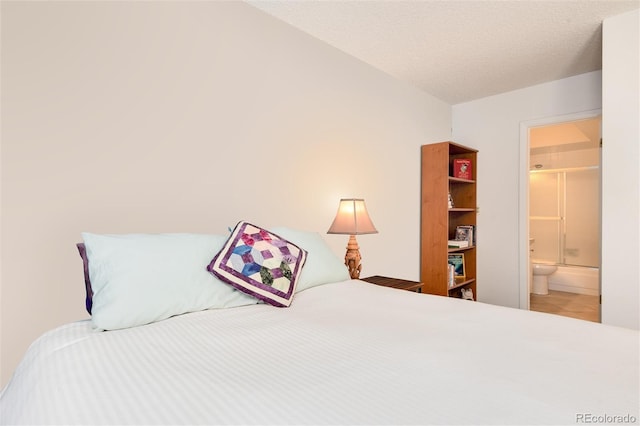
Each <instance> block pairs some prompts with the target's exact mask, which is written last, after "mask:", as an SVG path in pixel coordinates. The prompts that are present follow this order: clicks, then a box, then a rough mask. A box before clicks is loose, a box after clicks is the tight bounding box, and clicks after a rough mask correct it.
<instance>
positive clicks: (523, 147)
mask: <svg viewBox="0 0 640 426" xmlns="http://www.w3.org/2000/svg"><path fill="white" fill-rule="evenodd" d="M598 116H602V109H601V108H599V109H593V110H588V111H582V112H576V113H571V114H562V115H555V116H550V117H544V118H538V119H535V120H527V121H521V122H520V167H519V169H520V176H519V179H518V181H519V191H518V194H519V196H518V198H519V200H518V212H519V214H518V251H519V256H518V263H519V265H518V275H519V277H518V292H519V299H520V300H519V306H520V309H526V310H529V280H530V278H531V273H530V268H531V266H530V261H531V259H530V252H529V129H530V128H532V127H540V126H549V125H554V124H561V123H565V122H570V121H579V120H586V119H589V118H594V117H598ZM600 135H601V137H602V129H601V130H600ZM600 170H601V172H600V173H601V174H602V168H601V169H600ZM600 180H601V181H602V178H601V179H600ZM600 209H601V210H602V194H601V195H600ZM600 240H601V241H602V221H601V223H600ZM601 277H602V270H601V271H600V278H599V287H600V288H599V291H600V294H602V278H601ZM600 311H601V312H602V309H601V310H600Z"/></svg>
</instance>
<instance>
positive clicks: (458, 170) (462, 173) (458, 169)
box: [453, 158, 473, 180]
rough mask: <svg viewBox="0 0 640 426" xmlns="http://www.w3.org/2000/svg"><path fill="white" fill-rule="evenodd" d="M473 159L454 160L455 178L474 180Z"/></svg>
mask: <svg viewBox="0 0 640 426" xmlns="http://www.w3.org/2000/svg"><path fill="white" fill-rule="evenodd" d="M472 167H473V164H471V159H469V158H454V159H453V177H455V178H460V179H469V180H471V179H473V173H472V172H471V168H472Z"/></svg>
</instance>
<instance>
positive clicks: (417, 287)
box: [360, 275, 422, 293]
mask: <svg viewBox="0 0 640 426" xmlns="http://www.w3.org/2000/svg"><path fill="white" fill-rule="evenodd" d="M360 279H361V280H362V281H366V282H368V283H371V284H376V285H382V286H385V287H392V288H397V289H400V290H408V291H415V292H418V293H422V283H420V282H417V281H409V280H401V279H399V278H389V277H382V276H380V275H374V276H372V277H367V278H360Z"/></svg>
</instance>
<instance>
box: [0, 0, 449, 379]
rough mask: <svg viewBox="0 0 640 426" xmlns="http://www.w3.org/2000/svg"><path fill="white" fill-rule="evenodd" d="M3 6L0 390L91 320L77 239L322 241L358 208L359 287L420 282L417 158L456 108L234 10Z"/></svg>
mask: <svg viewBox="0 0 640 426" xmlns="http://www.w3.org/2000/svg"><path fill="white" fill-rule="evenodd" d="M1 7H2V14H1V15H2V16H1V19H2V22H1V23H2V46H1V47H2V69H1V71H2V99H1V100H2V158H1V160H2V163H1V166H2V259H1V260H2V272H1V278H2V281H1V283H0V284H1V285H0V289H1V292H2V299H1V302H2V305H1V313H0V319H1V323H0V331H1V333H0V337H1V345H2V347H1V350H0V354H1V356H2V360H1V362H0V366H1V369H2V371H1V373H2V374H1V381H2V384H4V383H6V381H7V380H8V379H9V377H10V375H11V373H12V371H13V369H14V367H15V366H16V364H17V362H18V360H19V359H20V357H21V356H22V354H23V353H24V351H25V349H26V348H27V346H28V344H29V343H30V342H31V341H32V340H33V339H34V338H35V337H36V336H38V335H39V334H41V333H42V332H44V331H45V330H47V329H50V328H52V327H54V326H57V325H59V324H62V323H64V322H68V321H73V320H77V319H82V318H86V317H87V315H86V313H85V312H84V307H83V306H84V284H83V277H82V266H81V262H80V258H79V257H78V255H77V253H76V249H75V243H76V242H77V241H78V240H79V238H80V232H82V231H85V230H86V231H92V232H98V233H100V232H109V233H126V232H207V233H218V234H222V233H225V232H226V229H227V227H228V226H233V225H234V224H235V223H236V222H237V221H238V220H241V219H248V220H252V221H254V222H256V223H258V224H263V225H264V226H273V225H283V224H284V225H288V226H292V227H298V228H302V229H307V230H314V231H318V232H321V233H323V234H324V233H325V232H326V230H327V229H328V227H329V225H330V224H331V221H332V220H333V217H334V215H335V212H336V210H337V206H338V200H339V198H340V197H344V196H360V197H364V198H365V199H366V201H367V206H368V209H369V212H370V214H371V216H372V219H373V221H374V224H375V225H376V227H377V229H378V230H379V231H380V233H379V234H377V235H364V236H362V237H361V238H359V239H358V240H359V242H360V246H361V251H362V254H363V264H364V266H363V275H365V276H367V275H373V274H384V275H392V276H397V277H403V278H409V279H417V278H418V276H419V260H418V247H419V233H418V228H419V209H420V200H419V185H420V150H419V147H420V145H422V144H424V143H429V142H436V141H442V140H448V139H450V138H451V134H450V129H451V108H450V106H449V105H447V104H445V103H443V102H441V101H439V100H437V99H435V98H433V97H431V96H429V95H427V94H425V93H423V92H420V91H418V90H417V89H415V88H413V87H410V86H408V85H405V84H403V83H400V82H398V81H396V80H394V79H392V78H390V77H389V76H387V75H386V74H383V73H381V72H379V71H377V70H375V69H373V68H371V67H369V66H367V65H365V64H363V63H362V62H360V61H358V60H356V59H354V58H352V57H349V56H347V55H345V54H343V53H342V52H340V51H338V50H336V49H334V48H331V47H329V46H327V45H325V44H324V43H322V42H319V41H318V40H316V39H313V38H311V37H310V36H307V35H305V34H303V33H301V32H299V31H297V30H295V29H293V28H292V27H290V26H288V25H286V24H284V23H282V22H281V21H278V20H276V19H274V18H272V17H269V16H268V15H266V14H264V13H263V12H260V11H258V10H257V9H255V8H253V7H251V6H249V5H247V4H244V3H241V2H55V3H53V2H2V4H1ZM347 239H348V237H347V236H340V235H331V236H326V240H327V241H328V242H329V243H330V244H331V246H332V247H333V248H334V249H335V251H336V253H337V254H338V255H339V256H343V255H344V247H345V246H346V242H347Z"/></svg>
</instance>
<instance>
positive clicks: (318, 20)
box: [248, 0, 640, 104]
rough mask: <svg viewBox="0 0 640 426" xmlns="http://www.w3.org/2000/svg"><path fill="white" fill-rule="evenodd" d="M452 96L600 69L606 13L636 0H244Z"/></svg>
mask: <svg viewBox="0 0 640 426" xmlns="http://www.w3.org/2000/svg"><path fill="white" fill-rule="evenodd" d="M248 3H250V4H252V5H253V6H255V7H257V8H259V9H261V10H263V11H265V12H267V13H269V14H270V15H273V16H275V17H277V18H279V19H281V20H283V21H285V22H288V23H289V24H291V25H292V26H294V27H297V28H299V29H301V30H302V31H304V32H307V33H309V34H311V35H312V36H314V37H316V38H318V39H320V40H323V41H325V42H326V43H328V44H330V45H332V46H334V47H336V48H338V49H340V50H342V51H344V52H346V53H348V54H350V55H352V56H355V57H356V58H359V59H360V60H362V61H364V62H366V63H368V64H370V65H372V66H374V67H376V68H378V69H380V70H382V71H384V72H386V73H388V74H390V75H392V76H394V77H396V78H398V79H400V80H403V81H406V82H408V83H410V84H413V85H415V86H417V87H419V88H421V89H423V90H425V91H426V92H428V93H430V94H432V95H434V96H436V97H438V98H440V99H442V100H444V101H446V102H448V103H450V104H456V103H461V102H465V101H469V100H473V99H478V98H482V97H486V96H490V95H494V94H498V93H503V92H507V91H510V90H515V89H519V88H523V87H527V86H531V85H534V84H539V83H543V82H546V81H552V80H557V79H560V78H565V77H570V76H573V75H578V74H582V73H585V72H589V71H595V70H599V69H601V67H602V58H601V56H602V42H601V38H602V25H601V24H602V20H603V19H604V18H606V17H609V16H613V15H617V14H620V13H624V12H626V11H629V10H632V9H637V8H639V7H640V0H631V1H626V0H625V1H622V0H620V1H618V0H563V1H547V0H541V1H529V0H510V1H494V0H476V1H459V0H448V1H447V0H415V1H404V0H388V1H376V0H369V1H362V0H344V1H330V0H304V1H299V0H285V1H271V0H253V1H251V0H249V1H248Z"/></svg>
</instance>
